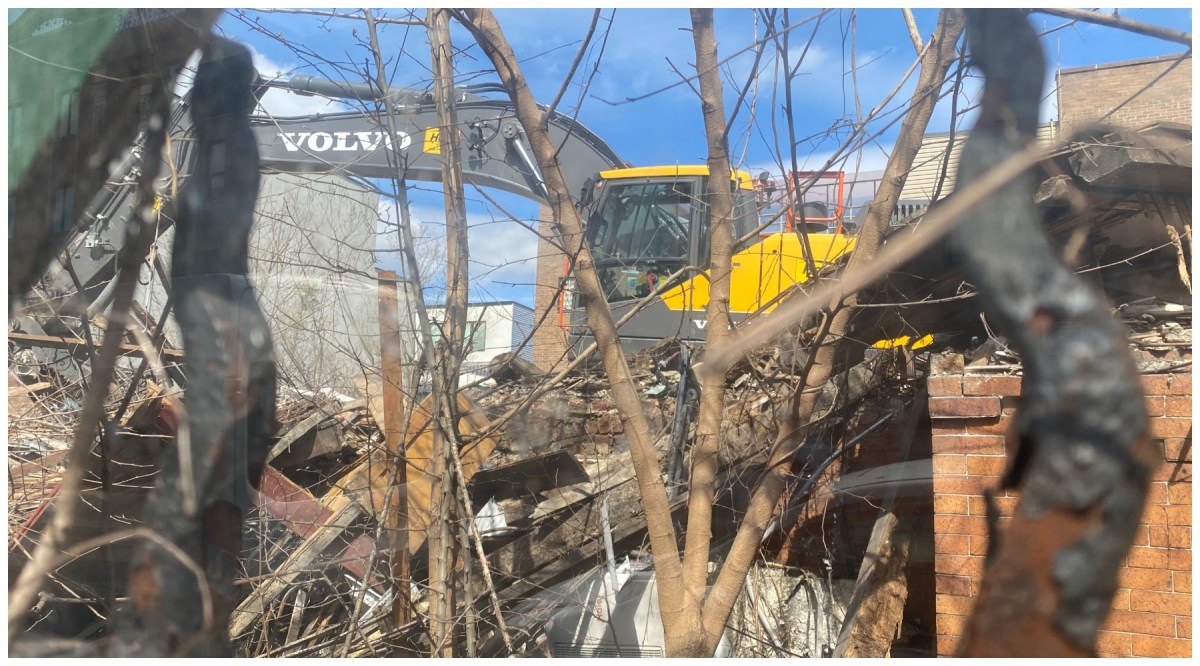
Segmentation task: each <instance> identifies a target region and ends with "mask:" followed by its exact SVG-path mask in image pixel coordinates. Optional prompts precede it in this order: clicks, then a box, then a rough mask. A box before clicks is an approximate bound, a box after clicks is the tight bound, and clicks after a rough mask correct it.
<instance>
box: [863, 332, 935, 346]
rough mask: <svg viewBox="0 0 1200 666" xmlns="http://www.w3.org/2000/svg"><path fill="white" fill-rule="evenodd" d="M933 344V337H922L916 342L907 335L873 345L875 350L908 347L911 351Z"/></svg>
mask: <svg viewBox="0 0 1200 666" xmlns="http://www.w3.org/2000/svg"><path fill="white" fill-rule="evenodd" d="M931 344H933V336H932V335H922V336H921V337H919V338H916V339H915V340H914V339H912V338H911V337H909V336H907V335H902V336H900V337H898V338H892V339H891V340H880V341H879V342H876V343H875V344H873V345H871V347H872V348H873V349H895V348H896V347H908V348H909V349H920V348H922V347H928V346H929V345H931Z"/></svg>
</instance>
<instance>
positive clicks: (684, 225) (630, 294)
mask: <svg viewBox="0 0 1200 666" xmlns="http://www.w3.org/2000/svg"><path fill="white" fill-rule="evenodd" d="M732 177H733V178H734V179H735V180H736V187H734V189H733V192H734V202H733V203H734V212H733V215H734V223H733V227H734V229H733V235H734V238H735V239H746V240H744V241H743V242H742V243H741V244H739V245H738V246H736V247H735V248H734V256H733V274H732V275H731V278H730V283H731V284H730V316H731V318H732V319H733V320H734V321H739V320H741V319H744V318H745V317H747V316H749V315H750V314H752V313H755V312H759V311H769V310H771V309H773V308H774V307H775V306H776V305H778V303H779V301H780V298H781V295H782V294H784V293H785V292H787V291H788V290H790V289H791V287H792V286H794V285H795V284H797V283H800V282H804V281H805V280H807V279H808V278H809V277H810V276H811V274H812V273H813V272H814V271H816V270H820V269H821V268H823V267H824V266H826V265H828V264H830V263H834V262H837V261H840V260H841V259H842V258H843V257H844V255H845V253H847V252H848V251H850V250H851V249H852V248H853V245H854V241H853V238H852V237H849V236H846V235H845V234H843V233H841V226H840V218H841V214H842V211H841V204H840V203H838V204H837V209H836V210H824V211H822V210H817V209H816V208H812V209H809V210H797V211H795V212H792V211H789V213H791V214H789V215H788V216H787V219H786V228H784V229H783V230H781V231H777V232H774V233H766V234H762V235H758V234H755V233H754V231H755V230H756V229H757V228H758V227H759V220H760V210H759V208H760V206H759V199H760V198H761V197H760V196H759V194H758V193H756V191H755V186H754V182H753V181H752V180H751V177H750V175H749V174H748V173H746V172H744V171H736V172H734V173H733V174H732ZM839 184H840V183H839ZM707 186H708V167H707V166H703V165H695V166H688V165H683V166H662V167H642V168H629V169H613V170H609V171H602V172H600V178H599V180H598V183H597V185H596V190H595V192H596V196H595V197H594V198H593V202H592V204H591V205H590V206H589V207H588V211H589V213H588V214H587V228H586V230H585V238H586V241H587V243H588V247H589V248H590V249H591V252H592V259H593V261H594V263H595V266H596V272H597V274H598V276H599V278H600V284H601V288H602V289H603V290H604V295H605V298H606V299H607V301H608V304H609V307H610V309H611V310H612V314H613V319H615V320H617V321H621V320H622V319H626V321H625V322H624V323H623V324H621V326H620V334H621V345H622V347H623V348H624V349H625V350H626V351H627V352H634V351H637V350H638V349H642V348H644V347H646V346H649V345H652V344H654V343H656V342H657V341H659V340H661V339H663V338H669V337H678V338H680V339H683V340H696V341H700V340H704V339H705V337H706V333H705V330H706V327H707V325H708V313H707V306H708V287H709V276H708V268H709V265H710V258H709V227H710V224H711V214H710V208H709V197H708V196H707V194H708V192H707ZM838 195H839V198H838V199H837V201H839V202H840V200H841V199H840V195H841V191H840V188H839V190H838ZM818 224H819V225H820V229H817V228H816V227H817V225H818ZM800 225H803V226H804V228H805V229H806V230H808V231H809V234H808V238H807V240H808V243H809V248H810V250H811V254H812V259H813V261H814V265H813V266H808V265H807V262H806V261H805V258H804V257H805V252H804V250H803V249H802V247H801V244H802V242H801V237H800V234H799V233H798V232H797V227H798V226H800ZM564 287H565V288H564V290H563V297H562V300H561V302H560V307H561V314H562V317H561V319H560V322H561V323H562V325H563V327H564V328H566V329H567V330H568V332H569V336H568V337H569V338H570V339H571V340H572V341H573V344H574V346H575V348H576V351H578V350H580V349H582V348H583V346H584V345H586V344H587V343H588V342H590V341H591V335H590V330H589V329H588V327H587V324H586V316H585V313H584V308H583V303H582V301H579V297H578V296H577V295H575V294H574V293H573V291H574V290H573V288H572V287H573V281H572V280H571V278H570V276H567V278H566V283H565V285H564ZM652 294H658V298H653V299H650V300H649V301H647V300H646V297H647V296H650V295H652ZM635 308H636V309H637V311H636V312H631V311H633V310H634V309H635ZM627 315H628V317H627ZM626 317H627V318H626Z"/></svg>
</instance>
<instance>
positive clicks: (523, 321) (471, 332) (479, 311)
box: [429, 301, 533, 383]
mask: <svg viewBox="0 0 1200 666" xmlns="http://www.w3.org/2000/svg"><path fill="white" fill-rule="evenodd" d="M445 310H446V309H445V308H444V307H431V308H429V322H430V326H432V327H433V339H434V341H435V342H436V341H437V340H439V339H440V338H441V334H442V322H443V321H445V319H444V317H445ZM532 335H533V309H532V308H530V307H527V306H524V305H521V304H520V303H517V302H515V301H496V302H492V303H471V304H470V305H468V306H467V334H466V341H465V343H464V346H465V347H466V349H465V351H466V356H465V357H464V358H463V363H462V374H461V380H460V381H461V382H463V383H465V382H470V381H475V380H476V379H482V378H484V377H487V374H488V373H487V367H488V362H490V361H491V360H492V359H493V358H495V357H496V355H497V354H502V353H504V352H516V353H517V354H518V355H519V356H520V357H521V358H523V359H525V360H527V361H531V360H532V359H533V345H532V343H531V342H530V341H529V338H530V336H532Z"/></svg>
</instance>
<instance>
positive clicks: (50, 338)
mask: <svg viewBox="0 0 1200 666" xmlns="http://www.w3.org/2000/svg"><path fill="white" fill-rule="evenodd" d="M8 340H9V342H17V343H21V344H26V345H30V346H33V347H49V348H51V349H66V350H69V351H75V350H76V349H79V348H80V347H86V346H87V340H84V339H82V338H67V337H63V336H61V335H35V334H33V333H16V332H12V331H9V333H8ZM118 348H119V349H120V350H121V352H122V353H124V354H141V353H142V348H141V346H140V345H131V344H129V343H124V342H123V343H121V344H120V345H118ZM155 351H156V352H157V353H158V355H159V357H160V358H163V359H170V360H172V361H181V360H183V350H182V349H170V348H163V349H157V350H155Z"/></svg>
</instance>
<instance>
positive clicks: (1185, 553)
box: [1167, 548, 1192, 571]
mask: <svg viewBox="0 0 1200 666" xmlns="http://www.w3.org/2000/svg"><path fill="white" fill-rule="evenodd" d="M1167 568H1168V569H1170V570H1171V571H1191V570H1192V550H1191V549H1190V548H1189V549H1187V550H1183V549H1182V548H1170V549H1168V550H1167Z"/></svg>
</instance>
